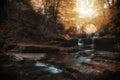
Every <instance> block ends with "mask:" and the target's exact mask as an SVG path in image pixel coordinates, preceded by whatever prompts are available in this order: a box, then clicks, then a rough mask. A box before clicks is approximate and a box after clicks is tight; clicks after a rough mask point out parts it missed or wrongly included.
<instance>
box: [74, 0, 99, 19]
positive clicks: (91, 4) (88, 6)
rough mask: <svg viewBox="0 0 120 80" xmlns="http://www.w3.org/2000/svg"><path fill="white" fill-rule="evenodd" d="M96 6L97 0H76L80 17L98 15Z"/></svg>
mask: <svg viewBox="0 0 120 80" xmlns="http://www.w3.org/2000/svg"><path fill="white" fill-rule="evenodd" d="M95 7H96V6H95V0H76V11H77V12H78V15H79V17H80V18H95V17H97V16H98V14H99V13H98V9H97V8H95Z"/></svg>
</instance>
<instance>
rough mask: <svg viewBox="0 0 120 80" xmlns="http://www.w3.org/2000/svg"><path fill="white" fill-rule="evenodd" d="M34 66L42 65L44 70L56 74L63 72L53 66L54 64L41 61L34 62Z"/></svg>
mask: <svg viewBox="0 0 120 80" xmlns="http://www.w3.org/2000/svg"><path fill="white" fill-rule="evenodd" d="M35 66H36V67H44V70H46V71H48V72H50V73H52V74H58V73H62V72H63V71H62V70H61V69H59V68H57V67H55V66H54V65H51V64H46V63H42V62H36V63H35Z"/></svg>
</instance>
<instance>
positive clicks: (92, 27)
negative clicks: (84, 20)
mask: <svg viewBox="0 0 120 80" xmlns="http://www.w3.org/2000/svg"><path fill="white" fill-rule="evenodd" d="M83 30H84V32H85V33H87V34H91V33H95V32H96V31H97V27H96V26H95V25H94V24H87V25H86V26H84V28H83Z"/></svg>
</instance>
